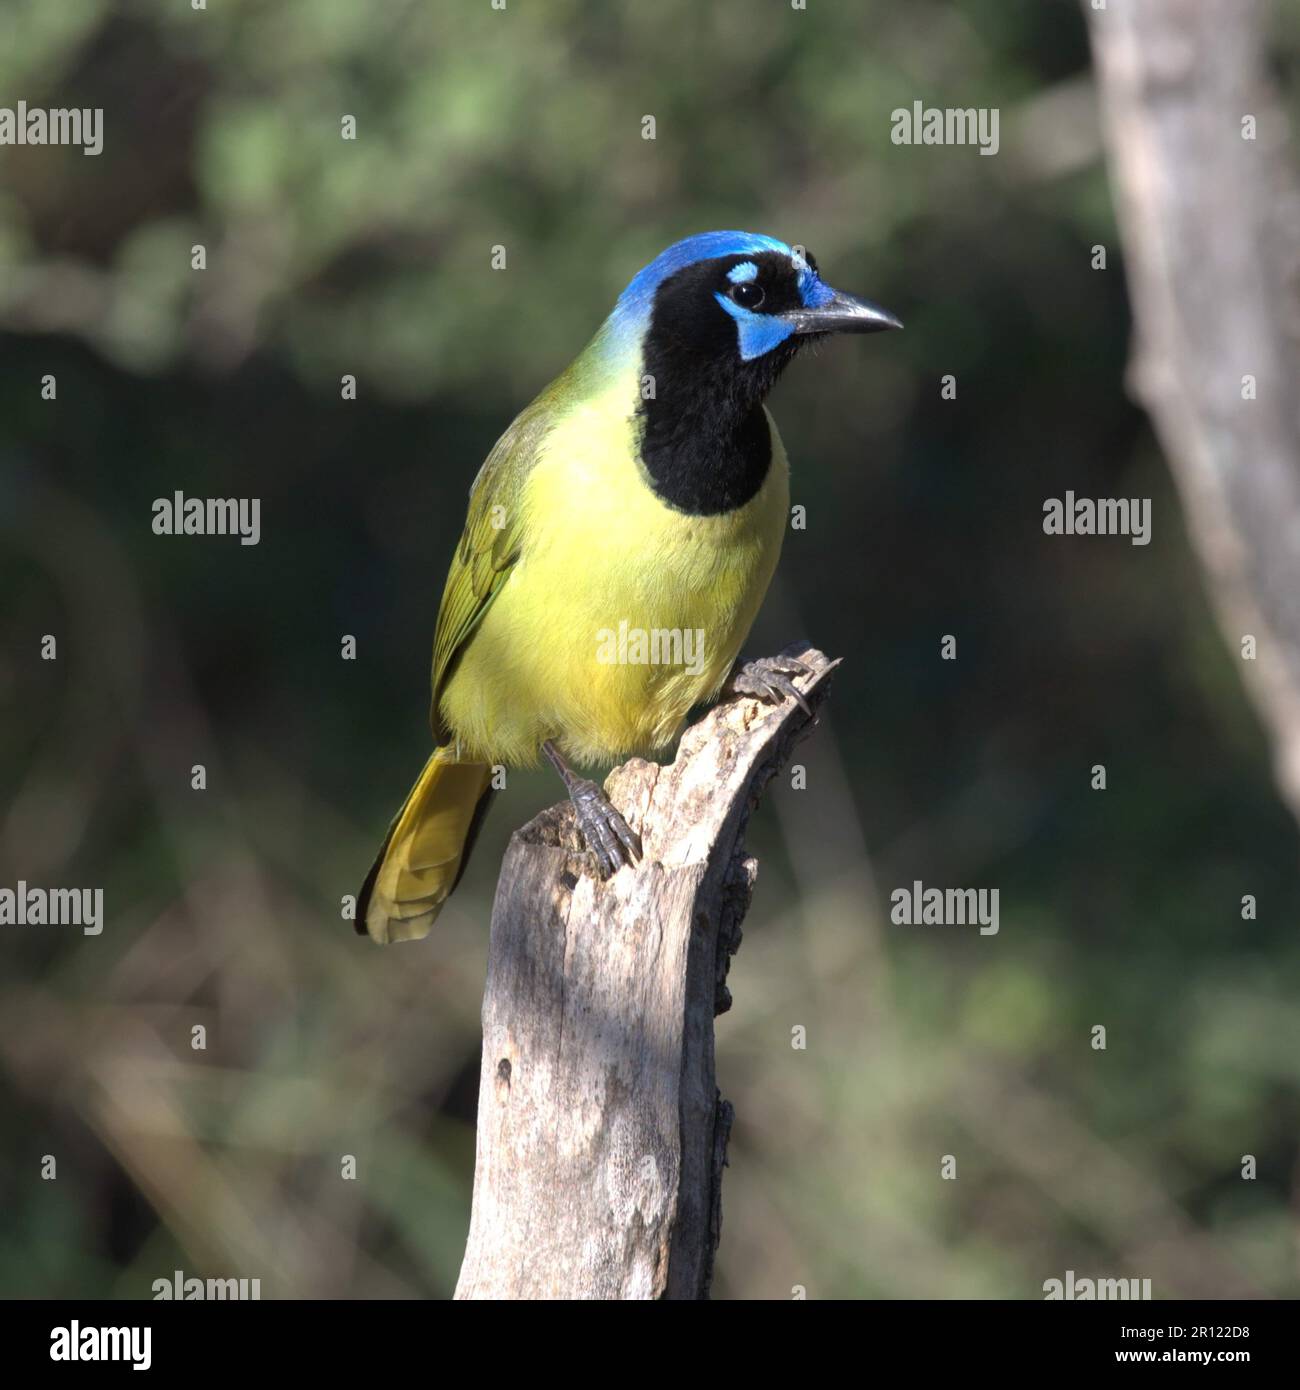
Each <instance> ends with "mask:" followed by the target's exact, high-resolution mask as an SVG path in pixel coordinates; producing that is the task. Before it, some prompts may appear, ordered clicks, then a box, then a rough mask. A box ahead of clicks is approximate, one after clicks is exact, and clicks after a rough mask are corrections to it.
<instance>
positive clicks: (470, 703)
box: [442, 374, 789, 765]
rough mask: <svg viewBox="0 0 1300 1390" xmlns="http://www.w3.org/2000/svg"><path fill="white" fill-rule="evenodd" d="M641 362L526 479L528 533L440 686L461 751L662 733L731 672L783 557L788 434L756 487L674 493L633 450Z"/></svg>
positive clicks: (583, 746) (593, 749) (626, 741)
mask: <svg viewBox="0 0 1300 1390" xmlns="http://www.w3.org/2000/svg"><path fill="white" fill-rule="evenodd" d="M637 390H638V380H637V378H636V376H635V374H631V375H626V376H620V377H619V378H618V379H617V380H616V381H614V382H612V383H611V384H610V385H609V386H608V387H607V388H606V389H605V390H603V391H602V392H601V393H600V394H599V395H598V396H596V397H594V398H592V399H590V400H588V401H585V402H584V403H583V404H582V405H580V406H578V407H577V408H575V409H574V410H572V411H571V412H570V413H568V414H567V415H566V416H565V417H564V418H563V419H562V420H561V421H560V423H559V424H558V425H557V426H556V428H555V429H554V430H553V431H552V433H551V435H550V436H549V438H548V440H547V442H546V444H545V445H544V446H543V448H542V450H541V453H540V455H539V457H538V460H537V462H536V464H535V465H534V467H533V469H532V471H531V473H530V475H529V479H528V483H527V487H526V489H525V491H524V494H523V500H522V506H523V517H522V521H523V536H524V540H523V546H522V551H521V555H520V558H519V560H518V561H517V562H516V564H515V566H514V568H513V569H512V570H511V572H510V574H509V577H508V578H507V579H506V581H505V583H504V585H503V586H502V589H501V591H500V593H499V594H498V595H497V597H496V599H495V601H494V602H493V603H492V605H491V607H490V608H489V609H488V611H487V613H486V614H485V616H484V618H483V621H482V623H481V624H480V625H479V627H478V628H477V630H476V631H475V632H474V634H473V636H472V637H471V638H470V640H469V642H468V644H467V646H466V648H465V650H464V652H463V654H462V656H461V658H460V661H459V663H458V665H457V668H456V670H455V672H454V673H453V675H452V676H451V678H450V680H449V681H448V682H447V685H446V688H445V690H444V694H443V700H442V709H443V713H444V717H445V718H446V720H447V722H448V724H449V725H450V726H451V728H452V729H454V730H455V732H456V734H457V735H458V737H459V739H460V741H461V746H462V756H473V757H476V758H481V759H483V760H486V761H489V762H503V763H508V764H515V765H518V764H530V763H532V762H535V761H536V758H537V754H538V751H539V749H540V746H541V743H542V741H543V740H544V739H547V738H553V739H555V740H556V741H557V743H558V744H559V746H560V748H561V750H562V751H563V752H564V753H565V754H566V755H568V756H570V757H572V758H574V759H576V760H577V761H579V762H586V763H593V762H594V763H602V762H607V761H613V760H614V759H617V758H619V757H622V756H624V755H626V754H629V753H632V752H649V751H652V750H654V749H656V748H661V747H663V746H664V745H665V744H667V743H669V742H671V740H672V739H673V738H674V737H675V736H676V734H677V732H678V730H679V728H680V726H681V724H682V721H683V720H684V719H685V717H686V714H687V712H688V711H689V710H690V708H691V706H692V705H693V704H696V703H697V702H699V701H701V700H705V699H707V698H709V697H710V696H711V695H712V694H713V693H714V692H715V691H716V690H717V688H718V686H719V685H720V684H721V683H722V681H723V680H724V679H725V677H726V675H727V672H728V670H729V669H730V668H731V665H732V663H733V662H734V661H735V658H736V656H737V654H738V653H739V651H740V647H741V645H742V643H743V642H744V640H745V637H746V636H747V634H748V632H749V629H750V627H751V625H752V624H753V621H754V618H755V617H756V616H757V613H758V609H759V605H760V604H761V603H762V600H763V595H764V593H765V592H766V590H767V585H768V581H769V580H770V579H771V577H772V571H773V569H774V568H775V566H776V561H777V556H778V554H779V552H780V548H781V539H782V536H783V534H784V529H785V524H786V516H787V514H788V510H789V479H788V465H787V462H786V455H785V449H784V447H783V446H782V444H781V441H780V436H779V435H778V434H777V432H776V426H775V424H774V423H773V422H772V420H771V417H770V416H769V417H768V424H769V426H770V429H771V435H772V463H771V467H770V469H769V471H768V476H767V478H766V480H765V481H764V483H763V486H762V488H761V489H760V490H759V492H758V493H757V494H756V496H755V497H753V498H752V499H751V500H750V501H749V502H748V503H746V504H745V505H744V506H743V507H740V508H738V509H737V510H736V511H734V512H729V513H724V514H722V515H720V516H691V515H687V514H685V513H682V512H678V511H674V510H673V509H672V508H670V507H668V506H666V505H665V504H664V503H663V502H662V501H660V499H659V498H658V497H657V496H656V494H655V493H654V492H653V491H652V489H651V487H650V485H649V482H648V481H647V479H646V477H645V475H644V472H643V470H642V467H641V465H640V463H639V461H638V460H637V458H636V453H635V443H634V437H635V436H634V426H633V414H634V411H635V408H636V404H637V400H638V396H637Z"/></svg>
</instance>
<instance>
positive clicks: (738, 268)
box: [727, 261, 758, 285]
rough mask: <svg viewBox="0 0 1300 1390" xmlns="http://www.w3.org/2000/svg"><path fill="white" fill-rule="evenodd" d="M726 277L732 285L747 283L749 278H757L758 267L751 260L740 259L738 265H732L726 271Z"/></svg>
mask: <svg viewBox="0 0 1300 1390" xmlns="http://www.w3.org/2000/svg"><path fill="white" fill-rule="evenodd" d="M727 279H728V280H730V281H731V283H732V284H733V285H747V284H748V283H749V282H750V281H751V280H757V279H758V267H757V266H756V265H755V264H754V262H753V261H741V263H740V264H739V265H733V266H732V267H731V269H730V270H729V271H727Z"/></svg>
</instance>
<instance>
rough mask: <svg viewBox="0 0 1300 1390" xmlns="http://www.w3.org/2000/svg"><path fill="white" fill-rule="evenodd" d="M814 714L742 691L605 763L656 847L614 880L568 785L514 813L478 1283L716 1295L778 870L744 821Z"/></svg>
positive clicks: (811, 687) (480, 1151)
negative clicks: (721, 1070)
mask: <svg viewBox="0 0 1300 1390" xmlns="http://www.w3.org/2000/svg"><path fill="white" fill-rule="evenodd" d="M785 655H791V656H797V657H799V658H801V659H802V660H803V661H805V662H806V663H807V664H808V665H809V666H810V667H812V668H813V672H814V674H813V675H812V676H809V677H802V676H801V677H797V678H796V681H795V684H796V685H797V686H798V687H799V688H800V689H801V690H802V691H803V693H804V697H805V699H806V700H807V702H808V705H809V706H810V708H811V709H812V711H813V716H814V717H813V718H810V717H809V715H808V714H806V713H805V712H804V711H803V710H802V709H801V708H800V707H799V705H798V704H797V703H796V702H795V701H794V700H793V699H790V698H788V697H786V698H784V699H782V700H781V701H780V703H779V704H777V703H765V702H763V701H760V700H757V699H754V698H752V697H749V696H736V697H731V698H727V699H724V701H723V702H722V703H721V704H719V705H717V706H715V707H714V708H713V709H712V710H710V711H709V712H708V713H707V714H706V715H705V716H704V717H703V718H702V719H701V720H699V722H698V723H696V724H694V725H692V726H691V727H690V728H688V729H687V730H686V732H685V733H684V734H683V735H682V738H681V742H680V745H679V747H678V751H677V756H676V758H675V759H674V761H673V762H672V763H671V764H670V765H667V766H663V767H661V766H658V765H657V764H654V763H648V762H643V761H641V760H640V759H633V760H632V761H630V762H627V763H625V764H624V765H623V766H622V767H619V768H617V769H616V770H615V771H614V772H613V773H611V774H610V776H609V778H608V780H607V782H606V784H605V785H606V790H607V791H608V793H609V795H610V797H611V799H612V800H613V802H614V805H615V806H617V807H618V808H619V810H620V811H622V813H623V815H624V816H625V817H626V818H627V820H628V821H629V823H630V824H631V825H632V826H633V827H634V829H636V830H637V832H638V833H639V834H640V836H641V839H642V844H643V847H644V858H643V859H642V862H641V863H640V865H639V866H637V867H636V868H635V869H633V868H623V869H621V870H620V871H619V872H618V873H617V874H615V875H614V876H613V877H612V878H610V879H609V880H607V881H605V882H603V883H602V882H601V881H599V880H598V879H597V878H596V877H595V871H594V869H593V867H592V865H591V860H590V857H589V856H588V855H587V853H586V852H585V850H584V849H583V848H582V842H581V840H580V839H579V837H578V834H577V831H576V829H575V825H574V819H573V811H572V808H571V807H570V805H569V803H568V802H567V801H566V802H564V803H562V804H560V805H557V806H553V807H551V808H550V809H549V810H547V811H544V812H543V813H542V814H541V815H539V816H537V817H536V818H535V819H534V820H532V821H530V822H529V823H528V824H527V825H526V826H524V827H523V829H521V830H518V831H516V832H515V834H514V836H513V837H512V838H511V841H510V845H509V848H508V849H507V851H506V855H505V861H504V864H503V866H502V870H501V877H500V880H499V882H498V885H497V893H496V901H495V904H494V906H493V910H492V927H491V940H490V944H489V949H488V968H487V985H486V990H485V993H484V997H483V1062H482V1071H481V1076H480V1083H479V1105H478V1148H477V1162H476V1168H475V1175H474V1205H473V1212H472V1215H471V1220H470V1232H469V1240H468V1244H467V1247H466V1251H465V1259H464V1263H463V1265H462V1267H461V1273H460V1281H459V1283H458V1285H457V1289H456V1297H457V1298H502V1299H505V1298H509V1299H517V1298H575V1299H576V1298H600V1299H646V1298H673V1299H696V1298H706V1297H707V1296H708V1292H709V1284H710V1280H711V1277H712V1270H713V1257H714V1252H715V1250H716V1249H717V1244H718V1238H719V1233H720V1229H721V1219H722V1217H721V1212H722V1208H721V1186H722V1169H723V1166H724V1165H725V1163H726V1150H727V1136H728V1132H729V1130H730V1126H731V1116H732V1112H731V1107H730V1105H729V1104H728V1103H727V1102H726V1101H724V1100H722V1099H721V1097H720V1095H719V1092H718V1088H717V1084H716V1081H715V1077H714V1046H713V1020H714V1017H715V1015H716V1014H718V1013H721V1012H723V1011H724V1010H726V1009H727V1008H729V1007H730V1004H731V998H730V994H729V993H728V990H727V985H726V978H727V970H728V967H729V964H730V960H731V956H732V954H733V953H734V951H735V950H736V947H737V946H738V945H739V943H740V923H741V919H742V918H743V917H744V915H745V911H746V909H747V907H748V906H749V901H750V895H751V893H752V890H753V884H754V877H755V873H756V871H757V864H756V862H755V860H754V859H753V858H752V857H750V856H749V855H747V854H746V852H745V847H744V833H745V826H746V824H747V822H748V819H749V815H750V812H751V811H752V809H753V808H754V806H755V805H756V804H757V802H758V799H759V797H760V795H761V794H762V791H763V788H764V787H765V786H766V784H767V783H768V781H769V780H770V779H771V778H772V777H773V776H774V775H775V774H776V773H777V772H778V771H779V770H780V769H781V768H782V767H783V766H784V764H785V762H786V761H787V759H788V758H789V755H790V752H791V750H792V749H793V747H794V745H795V744H796V743H797V742H798V741H799V740H800V739H801V738H803V737H805V736H806V735H807V734H808V733H809V732H810V731H811V729H812V727H813V725H814V723H815V715H816V711H817V710H818V708H819V707H820V705H821V703H822V701H823V700H824V699H825V697H826V693H827V690H828V687H829V684H830V681H829V676H830V672H831V671H832V670H833V669H834V666H835V665H836V664H838V663H834V662H829V661H828V660H827V659H826V657H824V656H823V655H822V653H820V652H818V651H816V650H815V649H813V648H811V647H809V646H808V645H807V644H806V643H796V644H795V645H794V646H792V647H790V648H787V651H786V653H785Z"/></svg>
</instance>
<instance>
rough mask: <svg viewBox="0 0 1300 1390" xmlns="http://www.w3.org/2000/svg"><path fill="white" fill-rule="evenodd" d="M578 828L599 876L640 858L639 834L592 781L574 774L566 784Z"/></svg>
mask: <svg viewBox="0 0 1300 1390" xmlns="http://www.w3.org/2000/svg"><path fill="white" fill-rule="evenodd" d="M569 800H570V801H572V802H573V810H574V814H575V815H576V816H577V820H578V829H579V830H580V831H581V832H582V838H583V839H584V840H585V841H586V843H587V848H588V849H589V850H590V851H591V852H592V854H593V855H594V856H595V859H596V865H597V867H598V868H599V870H600V875H601V877H602V878H609V877H611V876H612V875H614V874H616V873H617V872H618V871H619V869H621V868H622V867H623V865H624V864H637V863H639V862H640V859H641V837H640V836H639V835H638V834H637V833H636V831H635V830H633V829H632V827H631V826H630V825H629V824H628V823H627V821H625V820H624V819H623V817H622V816H621V815H619V813H618V812H617V811H616V810H615V809H614V806H613V803H612V802H611V801H610V799H609V797H607V796H606V795H605V793H604V791H602V790H601V788H600V787H598V786H597V785H596V784H595V782H590V781H588V780H587V779H586V778H575V779H574V782H573V784H572V786H571V787H570V788H569Z"/></svg>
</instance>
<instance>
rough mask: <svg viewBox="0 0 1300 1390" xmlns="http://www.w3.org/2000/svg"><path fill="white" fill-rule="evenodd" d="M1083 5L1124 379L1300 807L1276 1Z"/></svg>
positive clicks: (1298, 553)
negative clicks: (1129, 317) (1113, 216)
mask: <svg viewBox="0 0 1300 1390" xmlns="http://www.w3.org/2000/svg"><path fill="white" fill-rule="evenodd" d="M1085 8H1086V9H1087V12H1088V16H1089V21H1090V29H1091V35H1092V47H1093V54H1094V60H1095V66H1096V71H1097V81H1098V87H1099V91H1100V98H1101V113H1102V123H1103V131H1104V137H1105V143H1106V148H1107V152H1108V159H1109V164H1110V172H1111V180H1112V184H1113V187H1114V191H1115V199H1116V210H1117V213H1118V216H1119V225H1120V232H1121V236H1122V239H1123V244H1124V256H1125V266H1126V270H1127V274H1128V282H1129V295H1130V299H1131V301H1132V304H1133V314H1134V324H1135V344H1134V354H1133V362H1132V366H1131V382H1132V388H1133V391H1134V394H1135V395H1136V397H1137V398H1138V399H1139V400H1140V401H1141V403H1142V404H1143V405H1144V406H1145V407H1146V409H1147V411H1148V412H1149V413H1150V415H1151V418H1152V420H1153V422H1154V424H1155V428H1156V432H1157V434H1158V436H1159V438H1160V442H1161V444H1162V446H1163V448H1164V451H1165V453H1166V455H1167V457H1168V460H1169V464H1170V467H1171V469H1172V471H1173V475H1174V480H1175V482H1176V484H1177V486H1178V489H1179V492H1180V494H1181V496H1182V501H1183V507H1184V511H1185V513H1186V516H1187V521H1188V527H1189V530H1190V534H1191V539H1192V543H1193V545H1194V546H1195V548H1196V551H1197V553H1198V555H1199V557H1200V560H1201V563H1202V566H1203V567H1204V570H1205V573H1206V575H1207V578H1208V581H1209V590H1210V595H1211V600H1212V602H1213V604H1214V607H1215V609H1216V611H1217V614H1218V618H1219V622H1220V626H1221V628H1222V630H1223V632H1224V635H1225V637H1226V639H1227V641H1228V645H1229V648H1230V649H1231V651H1232V654H1233V656H1234V658H1235V659H1236V661H1237V664H1238V665H1239V666H1240V669H1241V672H1242V675H1243V678H1244V680H1245V682H1246V686H1247V689H1248V691H1249V693H1250V694H1251V696H1252V698H1253V700H1254V702H1255V705H1256V707H1257V708H1258V710H1259V712H1260V714H1261V717H1262V719H1263V721H1264V724H1265V726H1266V728H1267V729H1268V730H1269V732H1270V735H1271V738H1272V744H1273V749H1274V762H1275V769H1276V776H1277V780H1278V783H1279V786H1280V788H1281V791H1282V794H1283V796H1284V798H1285V800H1286V801H1287V803H1288V804H1289V805H1290V807H1291V810H1292V811H1293V812H1294V814H1295V815H1296V816H1297V818H1300V181H1298V180H1297V177H1296V171H1295V167H1294V164H1293V154H1292V150H1291V144H1290V137H1289V132H1288V128H1287V119H1286V113H1285V111H1284V109H1283V107H1282V105H1281V103H1280V101H1279V100H1278V95H1277V93H1276V91H1275V90H1274V88H1273V85H1272V82H1271V80H1270V76H1269V70H1268V62H1267V56H1266V41H1267V28H1268V24H1269V20H1270V17H1271V14H1272V7H1271V5H1269V4H1266V3H1264V0H1122V3H1121V2H1120V0H1111V3H1110V4H1108V5H1107V6H1106V8H1105V9H1093V8H1092V6H1091V4H1089V3H1088V0H1085ZM1252 120H1253V123H1254V124H1253V129H1252V128H1251V124H1250V122H1251V121H1252ZM1252 135H1253V138H1247V137H1248V136H1252ZM1247 377H1249V378H1251V379H1252V380H1253V383H1254V385H1253V392H1252V391H1251V389H1250V387H1249V386H1248V385H1243V383H1244V379H1245V378H1247ZM1247 636H1251V637H1254V638H1255V642H1256V654H1255V656H1254V659H1248V658H1247V657H1246V656H1245V655H1244V653H1243V640H1242V639H1243V638H1244V637H1247Z"/></svg>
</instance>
